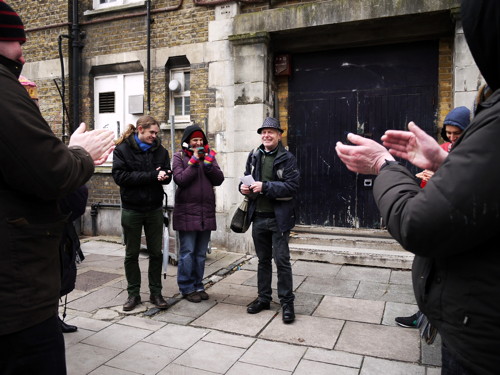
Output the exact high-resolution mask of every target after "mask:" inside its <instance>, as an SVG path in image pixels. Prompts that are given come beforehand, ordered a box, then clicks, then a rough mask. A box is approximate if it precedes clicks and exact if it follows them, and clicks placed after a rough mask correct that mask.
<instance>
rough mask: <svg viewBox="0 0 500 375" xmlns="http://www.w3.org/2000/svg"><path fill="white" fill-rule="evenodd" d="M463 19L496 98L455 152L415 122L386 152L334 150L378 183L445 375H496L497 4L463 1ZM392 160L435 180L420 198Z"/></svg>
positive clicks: (499, 286) (365, 142)
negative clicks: (436, 337)
mask: <svg viewBox="0 0 500 375" xmlns="http://www.w3.org/2000/svg"><path fill="white" fill-rule="evenodd" d="M461 12H462V24H463V29H464V33H465V37H466V40H467V43H468V45H469V48H470V50H471V52H472V55H473V57H474V60H475V61H476V64H477V66H478V67H479V70H480V71H481V73H482V74H483V77H484V78H485V79H486V82H487V83H488V85H489V86H490V87H491V90H492V91H493V94H492V95H491V96H490V97H489V98H488V99H486V100H485V101H484V102H482V103H480V104H479V105H478V106H477V109H476V113H475V117H474V119H473V121H472V122H471V124H470V125H469V127H468V128H467V129H466V130H465V131H464V133H463V134H462V136H461V137H460V138H459V139H458V141H457V142H456V143H455V144H454V146H453V148H452V149H451V152H450V153H449V154H448V153H447V152H446V151H444V150H443V149H441V148H440V147H439V145H438V144H437V142H436V141H435V140H434V139H433V138H432V137H430V136H428V135H427V134H425V132H423V131H422V130H421V129H419V128H418V127H417V126H416V125H415V124H414V123H410V124H409V130H410V131H409V132H403V131H394V130H389V131H387V132H386V133H385V135H384V136H383V137H382V141H383V143H384V146H386V147H388V148H389V152H388V151H387V149H386V148H385V147H383V146H382V145H380V144H378V143H376V142H374V141H371V140H369V139H365V138H363V137H360V136H357V135H354V134H349V135H348V139H349V141H350V142H352V143H353V144H355V146H348V145H343V144H341V143H340V142H339V143H337V147H336V150H337V154H338V155H339V157H340V158H341V160H342V161H343V162H344V163H345V164H346V165H347V167H348V169H350V170H352V171H354V172H359V173H363V174H378V177H377V179H376V180H375V185H374V191H373V193H374V197H375V201H376V202H377V205H378V207H379V209H380V212H381V214H382V216H383V219H384V222H385V223H386V225H387V228H388V230H389V232H390V233H391V234H392V236H393V237H394V238H396V239H397V240H398V242H399V243H401V245H402V246H403V247H404V248H405V249H407V250H409V251H411V252H413V253H414V254H415V260H414V262H413V270H412V274H413V287H414V291H415V296H416V300H417V303H418V306H419V308H420V310H421V311H422V312H423V313H424V314H425V315H426V316H427V318H428V319H429V320H430V322H431V323H432V324H433V325H434V326H435V327H436V328H437V329H438V331H439V333H440V334H441V337H442V341H443V347H442V373H443V374H491V375H493V374H498V371H499V369H500V324H499V323H498V322H499V321H500V298H499V296H500V245H499V239H498V228H500V195H499V194H498V187H499V186H500V173H498V166H499V164H500V148H499V147H498V142H499V140H500V90H498V89H499V88H500V69H498V66H500V2H499V1H497V0H462V7H461ZM393 155H394V156H397V157H403V158H405V159H407V160H409V161H410V162H412V163H413V164H414V165H416V166H418V167H420V168H426V169H431V170H434V171H436V173H435V174H434V176H433V177H432V178H431V179H430V180H429V182H428V183H427V186H426V187H425V189H420V187H419V186H418V183H417V181H415V179H414V178H413V176H412V175H411V173H410V172H409V171H408V170H407V169H406V168H404V167H403V166H401V165H399V163H397V162H396V161H395V160H394V157H393ZM429 218H432V219H431V220H429ZM443 233H446V235H443Z"/></svg>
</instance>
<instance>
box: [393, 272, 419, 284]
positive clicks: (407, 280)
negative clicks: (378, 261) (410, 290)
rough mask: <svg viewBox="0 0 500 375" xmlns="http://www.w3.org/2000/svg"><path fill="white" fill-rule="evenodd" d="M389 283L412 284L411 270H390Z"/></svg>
mask: <svg viewBox="0 0 500 375" xmlns="http://www.w3.org/2000/svg"><path fill="white" fill-rule="evenodd" d="M389 283H391V284H405V285H413V282H412V279H411V271H402V270H392V271H391V278H390V279H389Z"/></svg>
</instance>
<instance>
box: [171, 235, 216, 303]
mask: <svg viewBox="0 0 500 375" xmlns="http://www.w3.org/2000/svg"><path fill="white" fill-rule="evenodd" d="M210 235H211V231H209V230H204V231H179V242H180V249H179V264H178V266H177V285H179V290H180V292H181V293H182V294H183V295H187V294H190V293H193V292H201V291H202V290H205V287H204V286H203V275H204V274H205V260H206V258H207V248H208V243H209V242H210Z"/></svg>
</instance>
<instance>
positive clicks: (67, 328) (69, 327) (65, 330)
mask: <svg viewBox="0 0 500 375" xmlns="http://www.w3.org/2000/svg"><path fill="white" fill-rule="evenodd" d="M59 323H60V325H61V331H63V333H71V332H76V331H77V330H78V327H77V326H72V325H71V324H67V323H65V322H64V321H63V320H62V319H61V318H59Z"/></svg>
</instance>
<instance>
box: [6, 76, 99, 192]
mask: <svg viewBox="0 0 500 375" xmlns="http://www.w3.org/2000/svg"><path fill="white" fill-rule="evenodd" d="M0 80H1V81H0V87H2V92H3V94H2V95H1V100H0V111H1V113H2V119H1V126H0V160H1V161H2V162H1V166H0V168H1V169H0V170H1V174H2V175H3V176H4V179H5V183H6V184H7V185H9V186H10V187H11V188H12V189H15V190H18V191H21V192H24V193H26V194H30V195H34V196H37V197H39V198H40V199H47V200H49V199H58V198H62V197H63V196H65V195H67V194H68V193H70V192H71V191H74V190H75V189H77V188H78V187H79V186H81V185H83V184H84V183H85V182H86V181H87V180H89V179H90V177H91V176H92V174H93V173H94V162H93V160H92V157H91V156H90V155H89V154H88V153H87V152H86V151H85V150H84V149H83V148H81V147H68V146H66V145H65V144H64V143H63V142H62V141H61V140H60V139H59V138H57V137H56V136H55V134H54V133H53V132H52V130H51V129H50V126H49V125H48V124H47V122H46V121H45V120H44V119H43V117H42V115H41V113H40V111H39V109H38V107H37V106H36V104H35V103H33V101H32V100H31V99H30V97H29V95H28V93H27V92H26V90H25V89H24V88H23V87H22V86H21V85H20V84H19V82H18V81H17V80H15V79H14V76H12V77H9V76H6V75H5V74H2V75H0ZM6 93H8V94H6Z"/></svg>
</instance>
